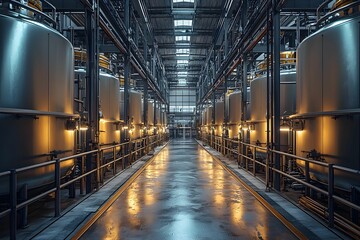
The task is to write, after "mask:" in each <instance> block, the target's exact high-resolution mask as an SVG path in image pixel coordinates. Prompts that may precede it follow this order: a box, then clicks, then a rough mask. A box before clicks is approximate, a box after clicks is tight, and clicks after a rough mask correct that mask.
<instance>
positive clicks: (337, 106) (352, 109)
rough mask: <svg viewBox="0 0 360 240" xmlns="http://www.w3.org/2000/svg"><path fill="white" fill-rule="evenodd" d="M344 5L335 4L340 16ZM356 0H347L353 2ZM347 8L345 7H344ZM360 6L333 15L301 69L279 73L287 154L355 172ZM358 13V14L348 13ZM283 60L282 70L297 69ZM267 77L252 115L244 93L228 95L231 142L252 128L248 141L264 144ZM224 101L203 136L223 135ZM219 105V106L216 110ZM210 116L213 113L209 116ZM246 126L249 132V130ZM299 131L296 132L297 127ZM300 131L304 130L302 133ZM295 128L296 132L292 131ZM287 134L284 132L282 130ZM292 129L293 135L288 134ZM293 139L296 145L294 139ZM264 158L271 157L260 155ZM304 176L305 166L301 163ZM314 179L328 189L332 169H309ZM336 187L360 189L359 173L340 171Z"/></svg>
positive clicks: (308, 45)
mask: <svg viewBox="0 0 360 240" xmlns="http://www.w3.org/2000/svg"><path fill="white" fill-rule="evenodd" d="M338 2H339V1H337V2H336V3H335V7H334V8H333V10H334V11H337V7H339V6H338V5H336V4H338ZM349 2H351V1H348V2H347V3H349ZM341 7H344V5H341ZM358 12H359V5H355V6H352V7H351V8H350V9H347V10H344V11H342V12H336V13H335V12H334V14H332V15H331V16H335V17H333V18H331V22H330V23H327V24H326V25H325V26H323V27H322V28H321V29H319V30H318V31H316V32H315V33H313V34H312V35H310V36H309V37H307V38H306V39H305V40H304V41H303V42H302V43H301V44H300V45H299V47H298V49H297V53H296V68H288V67H285V68H283V69H282V70H281V72H280V109H281V110H280V114H281V119H286V121H282V125H284V126H285V127H288V128H287V130H288V131H281V132H280V135H281V136H280V138H281V140H280V141H281V142H280V146H281V150H282V151H288V149H291V151H293V153H294V154H296V155H298V156H301V157H307V158H312V159H314V160H316V161H319V162H325V163H331V164H336V165H338V166H343V167H346V168H350V169H353V170H355V171H359V170H360V160H359V159H360V155H359V154H360V153H359V152H360V150H359V144H360V116H359V113H360V83H359V80H360V72H359V69H360V67H359V66H360V60H359V57H360V47H359V43H360V39H359V35H360V30H359V20H360V17H359V16H358V14H357V13H358ZM349 13H353V14H349ZM293 57H294V56H290V58H289V59H288V60H286V58H285V59H284V56H282V66H288V65H294V64H295V63H294V62H291V60H292V59H293ZM266 80H267V77H266V75H259V76H256V77H255V78H254V79H253V80H252V81H251V83H250V94H247V95H248V96H249V95H250V101H249V103H250V104H248V109H250V111H249V112H250V113H242V111H247V108H246V106H242V105H243V104H244V101H243V100H241V99H242V97H241V95H242V93H241V91H240V90H237V91H234V92H232V93H230V94H227V95H226V96H225V101H226V102H227V103H226V110H227V109H228V111H229V113H228V114H229V115H228V116H229V119H228V125H227V129H228V130H229V131H228V136H229V137H230V138H238V137H240V134H243V131H241V128H243V130H244V129H246V130H248V129H249V132H250V133H249V142H250V143H251V144H256V145H263V146H265V145H264V144H265V143H266V139H267V126H266V114H267V112H266V102H267V99H266V98H267V94H266V92H267V90H266V89H267V81H266ZM223 102H224V101H223V100H218V101H217V102H216V103H215V123H213V122H212V116H211V115H212V110H213V109H212V108H213V107H212V106H206V107H205V108H204V110H203V111H202V113H201V115H200V116H201V120H200V122H201V124H202V126H201V131H203V132H207V133H210V131H211V130H210V129H214V130H215V129H216V130H215V131H214V134H215V135H218V136H222V134H223V132H224V131H222V130H221V129H219V126H221V125H223V122H224V107H223ZM217 106H218V107H217ZM209 113H210V114H209ZM244 126H246V128H245V127H244ZM294 126H296V127H294ZM299 126H300V128H299ZM292 127H293V128H292ZM283 129H284V130H286V128H282V126H281V129H280V130H283ZM289 130H290V132H289ZM290 134H291V135H294V136H295V137H294V139H295V140H294V141H292V137H291V136H290ZM256 154H258V155H259V156H257V157H264V158H265V157H266V155H264V154H262V153H261V152H257V153H256ZM296 163H297V166H298V167H299V169H300V171H302V172H304V171H305V164H304V162H303V161H300V160H297V161H296ZM310 177H311V179H313V180H316V181H318V182H322V183H325V184H327V181H328V169H327V168H326V167H321V166H319V165H316V164H310ZM335 186H336V187H337V188H338V189H343V190H346V191H350V190H351V189H352V188H356V189H358V190H360V176H359V174H350V173H347V172H345V171H342V170H335Z"/></svg>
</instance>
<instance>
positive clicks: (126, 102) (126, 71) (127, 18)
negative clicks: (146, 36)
mask: <svg viewBox="0 0 360 240" xmlns="http://www.w3.org/2000/svg"><path fill="white" fill-rule="evenodd" d="M124 18H125V19H124V22H125V29H126V35H127V39H126V50H127V54H125V56H124V60H125V63H124V117H125V119H124V120H125V126H127V128H125V129H124V141H125V142H126V141H129V138H130V136H129V120H130V119H129V81H130V71H131V69H130V67H131V66H130V54H131V53H130V42H129V38H130V32H129V31H130V0H125V12H124ZM129 147H130V146H129V144H125V145H124V148H125V155H127V154H128V152H129ZM128 160H129V157H126V158H125V160H124V164H125V167H127V162H128Z"/></svg>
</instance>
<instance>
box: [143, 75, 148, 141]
mask: <svg viewBox="0 0 360 240" xmlns="http://www.w3.org/2000/svg"><path fill="white" fill-rule="evenodd" d="M148 100H149V94H148V82H147V79H146V81H144V102H143V110H144V112H143V120H144V127H145V129H146V130H145V131H144V134H145V136H146V135H147V131H148V127H149V126H148Z"/></svg>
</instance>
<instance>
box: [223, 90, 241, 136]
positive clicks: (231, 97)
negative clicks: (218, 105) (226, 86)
mask: <svg viewBox="0 0 360 240" xmlns="http://www.w3.org/2000/svg"><path fill="white" fill-rule="evenodd" d="M225 99H226V101H227V104H226V105H227V106H226V108H227V111H228V112H227V114H228V116H229V119H228V127H229V138H238V136H239V125H240V124H241V115H242V111H243V109H242V108H243V107H242V105H243V104H242V92H241V91H240V90H236V91H234V92H231V93H230V94H227V95H226V98H225Z"/></svg>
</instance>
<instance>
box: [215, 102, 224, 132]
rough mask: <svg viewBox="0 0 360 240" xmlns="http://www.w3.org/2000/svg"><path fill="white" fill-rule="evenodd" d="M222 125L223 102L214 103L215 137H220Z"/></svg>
mask: <svg viewBox="0 0 360 240" xmlns="http://www.w3.org/2000/svg"><path fill="white" fill-rule="evenodd" d="M223 123H224V100H222V99H221V100H218V101H217V102H216V103H215V126H214V127H215V135H216V136H222V133H223Z"/></svg>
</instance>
